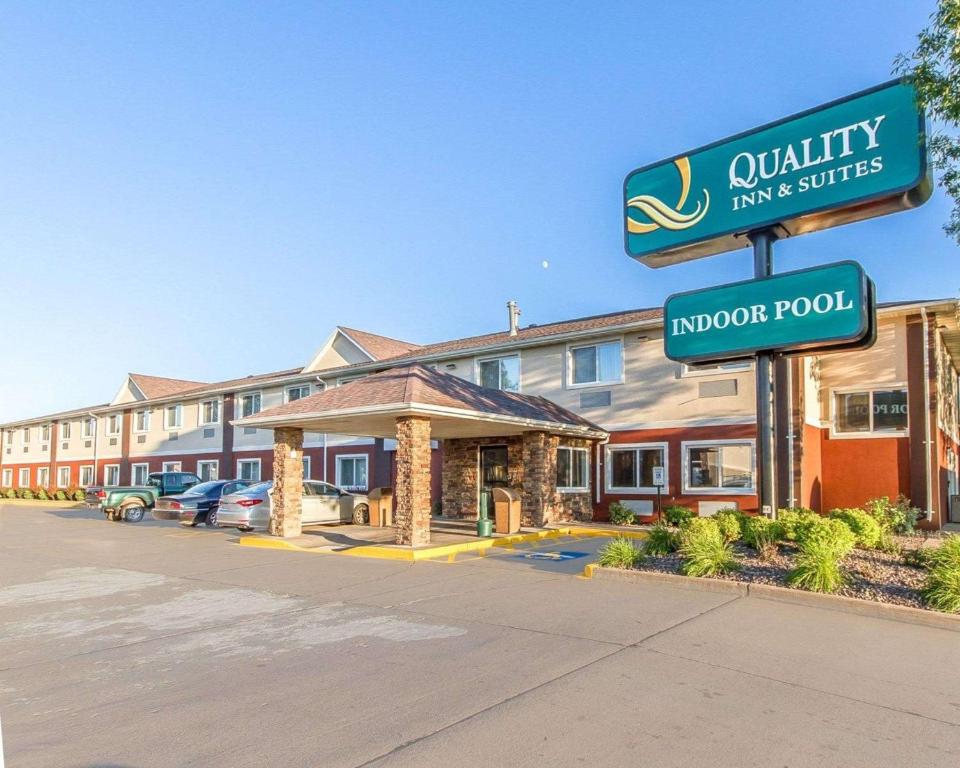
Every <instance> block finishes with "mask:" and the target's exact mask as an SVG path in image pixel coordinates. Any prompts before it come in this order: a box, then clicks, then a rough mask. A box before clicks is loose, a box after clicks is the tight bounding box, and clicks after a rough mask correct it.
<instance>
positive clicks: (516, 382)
mask: <svg viewBox="0 0 960 768" xmlns="http://www.w3.org/2000/svg"><path fill="white" fill-rule="evenodd" d="M477 379H478V380H479V382H480V386H482V387H489V388H490V389H500V390H503V391H504V392H519V391H520V355H508V356H506V357H488V358H484V359H480V360H477Z"/></svg>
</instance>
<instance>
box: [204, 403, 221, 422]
mask: <svg viewBox="0 0 960 768" xmlns="http://www.w3.org/2000/svg"><path fill="white" fill-rule="evenodd" d="M219 423H220V401H219V400H204V401H203V402H202V403H200V424H201V425H203V424H219Z"/></svg>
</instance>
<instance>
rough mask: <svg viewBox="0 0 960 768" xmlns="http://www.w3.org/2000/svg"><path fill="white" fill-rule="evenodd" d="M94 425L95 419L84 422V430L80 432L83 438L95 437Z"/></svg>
mask: <svg viewBox="0 0 960 768" xmlns="http://www.w3.org/2000/svg"><path fill="white" fill-rule="evenodd" d="M94 423H95V422H94V420H93V419H84V420H83V428H82V429H81V430H80V433H81V436H82V437H93V428H94Z"/></svg>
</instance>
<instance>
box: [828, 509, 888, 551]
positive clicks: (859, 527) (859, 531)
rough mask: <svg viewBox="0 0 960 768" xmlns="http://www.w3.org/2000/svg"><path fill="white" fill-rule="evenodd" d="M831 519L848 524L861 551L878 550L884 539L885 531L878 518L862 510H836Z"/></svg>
mask: <svg viewBox="0 0 960 768" xmlns="http://www.w3.org/2000/svg"><path fill="white" fill-rule="evenodd" d="M830 518H831V519H833V520H840V521H842V522H844V523H846V525H847V527H848V528H849V529H850V530H851V531H853V535H854V538H855V540H856V546H858V547H860V548H861V549H878V548H879V547H880V543H881V541H882V539H883V529H882V528H881V527H880V523H879V522H877V520H876V518H874V517H873V516H871V515H868V514H867V513H866V512H864V511H863V510H862V509H834V510H833V511H832V512H830Z"/></svg>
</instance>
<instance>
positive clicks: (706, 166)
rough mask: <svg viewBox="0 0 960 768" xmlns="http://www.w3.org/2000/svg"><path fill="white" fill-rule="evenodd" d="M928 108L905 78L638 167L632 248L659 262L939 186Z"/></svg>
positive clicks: (629, 221) (866, 212) (874, 212)
mask: <svg viewBox="0 0 960 768" xmlns="http://www.w3.org/2000/svg"><path fill="white" fill-rule="evenodd" d="M924 132H925V124H924V117H923V115H922V113H921V112H920V111H919V109H918V107H917V104H916V96H915V93H914V90H913V87H912V86H911V85H909V84H908V83H906V82H902V81H900V80H895V81H893V82H889V83H886V84H884V85H881V86H878V87H876V88H873V89H871V90H868V91H863V92H861V93H858V94H855V95H853V96H849V97H847V98H845V99H841V100H840V101H835V102H833V103H831V104H826V105H824V106H821V107H817V108H816V109H812V110H810V111H808V112H803V113H801V114H799V115H794V116H793V117H788V118H786V119H784V120H780V121H778V122H776V123H771V124H769V125H766V126H763V127H761V128H756V129H754V130H751V131H748V132H746V133H742V134H740V135H738V136H734V137H732V138H729V139H724V140H722V141H718V142H716V143H714V144H711V145H709V146H707V147H703V148H701V149H697V150H694V151H692V152H687V153H684V154H683V155H679V156H677V157H674V158H671V159H669V160H665V161H662V162H658V163H655V164H653V165H650V166H647V167H645V168H641V169H639V170H636V171H633V172H632V173H630V174H629V175H628V176H627V178H626V181H625V182H624V238H625V246H626V250H627V253H628V254H629V255H631V256H633V257H634V258H636V259H638V260H639V261H642V262H643V263H645V264H647V265H648V266H653V267H661V266H666V265H668V264H675V263H677V262H681V261H687V260H690V259H695V258H699V257H701V256H710V255H712V254H716V253H722V252H724V251H730V250H733V249H736V248H742V247H744V246H746V245H748V242H747V239H746V237H745V235H746V233H747V232H750V231H754V230H758V229H763V228H765V227H771V226H774V225H779V226H780V227H782V230H785V232H782V234H784V233H785V234H790V235H799V234H803V233H805V232H812V231H814V230H819V229H825V228H828V227H834V226H837V225H840V224H847V223H849V222H853V221H859V220H861V219H866V218H870V217H873V216H880V215H883V214H886V213H894V212H896V211H901V210H905V209H907V208H913V207H916V206H918V205H920V204H921V203H923V202H925V201H926V200H927V199H928V198H929V197H930V193H931V191H932V183H931V179H930V175H929V170H928V168H927V160H926V149H925V144H924Z"/></svg>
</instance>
